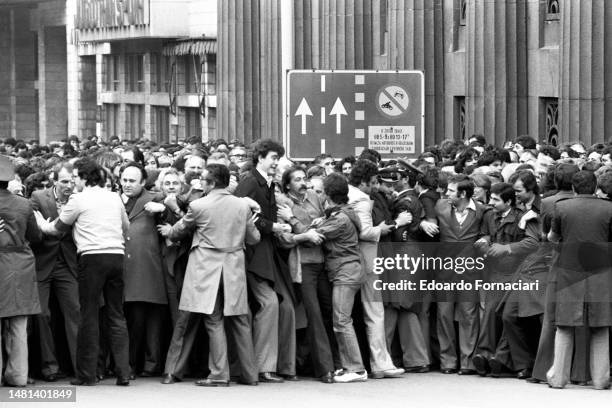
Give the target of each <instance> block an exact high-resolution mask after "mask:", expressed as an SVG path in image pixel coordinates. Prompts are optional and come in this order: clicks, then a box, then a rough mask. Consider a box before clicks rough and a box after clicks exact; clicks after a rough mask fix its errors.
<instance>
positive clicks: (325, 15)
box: [293, 0, 380, 69]
mask: <svg viewBox="0 0 612 408" xmlns="http://www.w3.org/2000/svg"><path fill="white" fill-rule="evenodd" d="M377 3H380V1H379V0H295V2H294V13H293V15H294V27H295V35H294V44H295V46H294V47H295V68H296V69H311V68H312V69H372V68H373V65H374V64H373V45H374V44H373V38H374V30H376V28H375V27H374V26H373V20H372V9H373V7H374V5H375V4H377Z"/></svg>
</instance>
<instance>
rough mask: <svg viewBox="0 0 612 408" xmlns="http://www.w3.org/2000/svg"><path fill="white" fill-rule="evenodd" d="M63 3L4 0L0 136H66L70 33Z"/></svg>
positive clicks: (0, 20) (0, 32)
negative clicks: (68, 44)
mask: <svg viewBox="0 0 612 408" xmlns="http://www.w3.org/2000/svg"><path fill="white" fill-rule="evenodd" d="M65 3H66V2H65V0H61V1H60V0H57V1H54V0H7V1H2V2H0V138H3V137H4V138H6V137H13V138H16V139H23V140H31V139H38V137H39V135H40V134H44V135H45V139H46V140H62V139H65V138H66V135H67V131H68V58H69V56H68V54H69V52H70V50H69V47H68V46H67V43H68V42H69V40H70V38H69V36H68V32H67V29H66V4H65Z"/></svg>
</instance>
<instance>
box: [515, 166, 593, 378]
mask: <svg viewBox="0 0 612 408" xmlns="http://www.w3.org/2000/svg"><path fill="white" fill-rule="evenodd" d="M578 171H580V169H579V168H578V166H576V165H575V164H570V163H561V164H559V165H558V166H557V168H556V169H555V173H554V179H555V187H556V188H557V190H558V193H557V194H555V195H553V196H550V197H546V198H544V199H542V204H541V224H542V241H544V242H546V241H548V239H547V235H548V233H549V232H550V226H551V223H552V218H553V215H554V209H555V205H556V203H557V202H559V201H562V200H567V199H570V198H573V197H574V192H573V191H572V178H573V177H574V174H576V173H578ZM557 256H558V251H553V253H552V259H551V260H550V261H549V264H548V266H549V272H548V277H547V286H546V295H545V296H546V299H545V302H544V316H543V320H542V331H541V333H540V341H539V343H538V351H537V353H536V359H535V363H534V367H533V372H532V377H531V378H530V379H528V380H527V381H529V382H533V383H538V382H544V381H546V372H547V371H548V369H549V368H550V366H552V363H553V350H554V343H555V326H554V324H553V318H552V317H551V316H550V312H551V307H550V306H551V305H552V303H553V302H554V296H555V292H554V291H555V285H554V282H555V281H556V271H555V268H550V266H551V264H553V263H554V259H555V258H556V257H557ZM587 337H588V335H587V330H586V329H585V328H584V327H576V329H575V331H574V341H575V342H576V356H575V358H574V359H573V362H572V371H571V380H572V381H574V382H586V381H587V380H588V373H587V372H588V369H587V358H586V356H587V355H588V338H587Z"/></svg>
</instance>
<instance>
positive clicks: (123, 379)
mask: <svg viewBox="0 0 612 408" xmlns="http://www.w3.org/2000/svg"><path fill="white" fill-rule="evenodd" d="M115 384H117V385H120V386H123V387H125V386H128V385H130V378H129V377H117V382H116V383H115Z"/></svg>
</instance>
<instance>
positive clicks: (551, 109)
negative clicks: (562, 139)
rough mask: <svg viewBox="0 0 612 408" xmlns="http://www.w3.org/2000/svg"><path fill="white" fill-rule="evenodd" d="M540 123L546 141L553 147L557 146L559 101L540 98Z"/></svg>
mask: <svg viewBox="0 0 612 408" xmlns="http://www.w3.org/2000/svg"><path fill="white" fill-rule="evenodd" d="M542 105H543V110H542V111H543V112H542V116H543V118H542V122H543V124H544V126H543V127H544V131H545V133H544V134H545V135H546V140H547V141H548V143H550V144H552V145H553V146H557V145H558V144H559V99H558V98H542Z"/></svg>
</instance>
